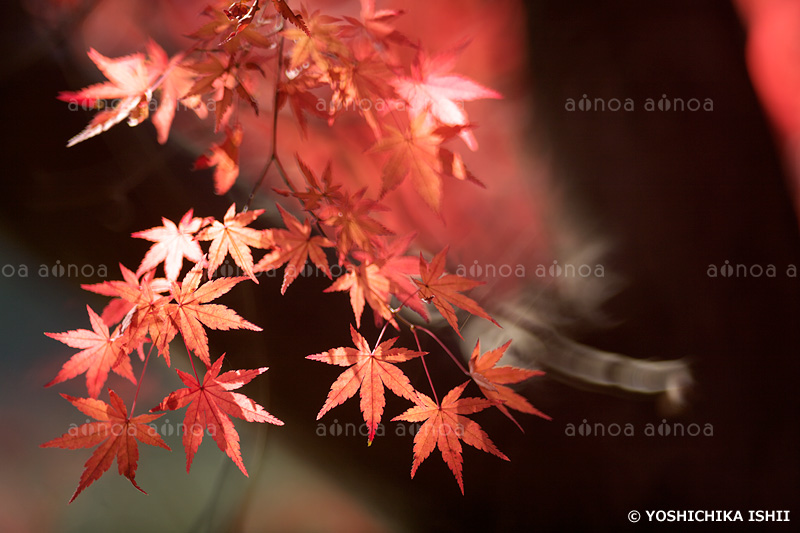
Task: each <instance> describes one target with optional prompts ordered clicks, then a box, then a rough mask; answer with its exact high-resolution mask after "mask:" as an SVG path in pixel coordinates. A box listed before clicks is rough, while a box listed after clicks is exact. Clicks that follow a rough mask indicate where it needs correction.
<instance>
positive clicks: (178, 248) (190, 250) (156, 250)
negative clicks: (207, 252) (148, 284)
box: [131, 209, 206, 281]
mask: <svg viewBox="0 0 800 533" xmlns="http://www.w3.org/2000/svg"><path fill="white" fill-rule="evenodd" d="M193 212H194V211H193V210H192V209H189V210H188V211H187V212H186V214H185V215H183V218H181V220H180V222H179V223H178V225H177V226H176V225H175V223H174V222H172V221H171V220H167V219H166V218H163V217H162V218H161V221H162V222H163V223H164V225H163V226H158V227H155V228H150V229H146V230H143V231H137V232H136V233H133V234H131V237H135V238H137V239H147V240H148V241H152V242H154V243H155V244H154V245H153V246H151V247H150V249H149V250H148V251H147V253H146V254H145V255H144V259H142V264H140V265H139V268H138V270H137V271H136V276H137V277H138V276H141V275H142V273H143V272H147V271H148V270H151V269H153V268H155V267H157V266H158V265H159V264H160V263H161V262H162V261H163V262H164V274H165V275H166V277H167V279H168V280H172V281H174V280H177V279H178V275H179V274H180V273H181V269H182V267H183V258H184V257H185V258H186V259H188V260H190V261H192V262H195V263H196V262H198V261H200V260H201V259H202V258H203V250H201V249H200V245H199V244H198V243H197V241H196V240H195V238H194V234H195V233H197V232H198V231H199V230H200V228H202V227H203V226H204V225H205V223H206V221H205V220H204V219H202V218H197V217H193V216H192V214H193Z"/></svg>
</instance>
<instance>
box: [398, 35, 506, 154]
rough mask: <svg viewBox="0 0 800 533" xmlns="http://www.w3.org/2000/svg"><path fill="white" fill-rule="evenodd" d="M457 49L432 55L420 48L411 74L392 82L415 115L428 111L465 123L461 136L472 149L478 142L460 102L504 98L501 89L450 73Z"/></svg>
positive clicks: (443, 119)
mask: <svg viewBox="0 0 800 533" xmlns="http://www.w3.org/2000/svg"><path fill="white" fill-rule="evenodd" d="M458 51H459V50H458V49H456V50H453V51H448V52H444V53H441V54H438V55H434V56H429V55H427V54H425V53H424V52H423V51H422V50H420V52H419V55H418V56H417V58H416V60H415V62H414V64H413V65H412V66H411V76H408V77H406V76H401V77H398V78H396V79H395V80H394V81H393V82H392V85H393V86H394V88H395V90H396V91H397V94H398V95H400V97H401V98H402V99H403V100H405V101H406V102H407V103H408V105H409V113H410V115H411V116H412V117H417V116H420V115H422V114H429V115H430V116H429V117H428V120H431V119H436V120H438V121H439V122H441V123H442V124H447V125H449V126H462V127H463V128H464V129H463V130H461V132H460V133H459V136H460V137H461V138H462V139H463V140H464V142H465V143H466V144H467V146H468V147H469V148H470V150H476V149H477V148H478V142H477V141H476V140H475V136H474V135H473V134H472V131H471V130H470V129H469V119H468V118H467V113H466V112H465V111H464V108H463V106H462V105H459V104H460V102H463V101H469V100H478V99H481V98H502V96H501V95H500V93H498V92H496V91H493V90H492V89H489V88H487V87H484V86H483V85H481V84H479V83H476V82H474V81H472V80H470V79H469V78H467V77H465V76H461V75H460V74H447V73H448V72H450V71H451V70H452V69H453V67H454V66H455V63H456V56H457V54H458Z"/></svg>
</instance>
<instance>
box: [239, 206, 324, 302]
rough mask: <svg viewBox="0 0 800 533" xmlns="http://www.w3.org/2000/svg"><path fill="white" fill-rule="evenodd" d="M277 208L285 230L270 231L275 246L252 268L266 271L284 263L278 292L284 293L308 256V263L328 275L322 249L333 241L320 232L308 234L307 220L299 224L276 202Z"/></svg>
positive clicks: (309, 224)
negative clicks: (309, 261) (284, 269)
mask: <svg viewBox="0 0 800 533" xmlns="http://www.w3.org/2000/svg"><path fill="white" fill-rule="evenodd" d="M278 210H279V211H280V212H281V217H283V223H284V224H285V225H286V227H287V228H288V229H285V230H284V229H275V230H272V238H273V241H274V243H275V246H276V248H277V249H276V250H275V251H273V252H270V253H269V254H267V255H265V256H264V257H263V258H262V259H261V261H259V262H258V264H257V265H256V266H255V271H256V272H268V271H270V270H273V269H276V268H279V267H280V266H281V265H283V264H284V263H286V271H285V272H284V274H283V284H282V285H281V294H284V293H286V289H287V288H288V287H289V285H291V284H292V282H293V281H294V280H295V279H297V276H299V275H300V272H302V270H303V267H304V266H305V264H306V261H307V260H308V259H311V262H312V263H314V265H316V266H317V268H319V269H320V270H322V271H323V272H324V273H325V274H326V275H327V276H328V277H329V278H330V277H331V270H330V268H329V267H328V260H327V258H326V257H325V252H324V251H323V250H322V248H326V247H332V246H333V243H332V242H331V241H329V240H328V239H327V238H326V237H323V236H321V235H314V236H312V235H311V223H310V222H309V221H308V219H306V220H305V221H304V222H303V223H302V224H300V221H299V220H297V219H296V218H295V217H294V216H292V214H291V213H289V212H287V211H285V210H284V209H283V208H282V207H281V206H280V205H279V206H278Z"/></svg>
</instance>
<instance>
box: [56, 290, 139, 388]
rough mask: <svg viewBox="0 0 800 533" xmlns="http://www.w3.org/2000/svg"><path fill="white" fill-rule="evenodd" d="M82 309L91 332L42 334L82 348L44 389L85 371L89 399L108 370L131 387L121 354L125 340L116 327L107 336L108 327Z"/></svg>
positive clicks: (129, 372) (128, 363)
mask: <svg viewBox="0 0 800 533" xmlns="http://www.w3.org/2000/svg"><path fill="white" fill-rule="evenodd" d="M86 310H87V311H88V312H89V320H90V321H91V323H92V329H93V330H94V331H89V330H88V329H76V330H72V331H67V332H65V333H45V335H47V336H48V337H50V338H51V339H56V340H57V341H61V342H63V343H64V344H66V345H67V346H70V347H72V348H83V350H81V351H80V352H78V353H76V354H75V355H73V356H72V358H70V360H69V361H67V362H66V363H64V366H62V367H61V370H60V371H59V372H58V374H57V375H56V377H55V378H53V380H52V381H51V382H50V383H48V384H47V385H45V387H50V386H51V385H55V384H57V383H61V382H62V381H66V380H68V379H72V378H74V377H76V376H78V375H80V374H83V373H84V372H85V373H86V389H87V390H88V391H89V396H91V397H92V398H97V397H98V396H99V395H100V389H102V388H103V384H105V382H106V379H107V378H108V372H109V371H110V370H113V371H114V372H116V373H117V374H119V375H120V376H122V377H124V378H126V379H129V380H130V381H131V382H132V383H134V384H135V383H136V378H135V377H133V368H132V367H131V360H130V357H129V356H128V354H127V353H126V351H125V338H124V337H123V336H121V335H120V334H119V328H116V329H115V330H114V333H113V334H109V331H108V326H106V324H105V323H104V322H103V319H102V318H100V317H99V316H98V315H97V313H95V312H94V311H93V310H92V308H91V307H89V306H88V305H87V306H86Z"/></svg>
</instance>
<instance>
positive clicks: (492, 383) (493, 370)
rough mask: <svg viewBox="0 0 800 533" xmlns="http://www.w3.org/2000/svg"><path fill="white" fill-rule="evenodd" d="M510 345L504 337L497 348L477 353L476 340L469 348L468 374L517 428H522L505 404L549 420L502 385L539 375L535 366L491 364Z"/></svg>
mask: <svg viewBox="0 0 800 533" xmlns="http://www.w3.org/2000/svg"><path fill="white" fill-rule="evenodd" d="M510 345H511V341H508V342H507V343H505V344H504V345H503V346H501V347H500V348H496V349H494V350H489V351H488V352H486V353H484V354H483V355H480V352H481V341H480V340H478V342H477V343H476V344H475V349H474V350H473V351H472V356H471V357H470V358H469V373H470V376H472V379H473V380H474V381H475V383H477V384H478V387H480V389H481V392H483V395H484V396H486V398H488V399H489V400H494V401H497V402H500V403H498V404H497V408H498V409H500V411H501V412H502V413H503V414H504V415H506V416H507V417H508V418H510V419H511V420H512V421H513V422H514V423H515V424H516V425H517V427H518V428H520V429H522V426H520V425H519V423H517V421H516V420H515V419H514V417H513V416H512V415H511V413H510V412H509V411H508V408H509V407H510V408H511V409H516V410H517V411H521V412H523V413H528V414H531V415H536V416H540V417H542V418H544V419H545V420H551V418H550V417H549V416H547V415H546V414H544V413H543V412H541V411H539V410H538V409H536V408H535V407H534V406H533V405H531V404H530V402H529V401H528V400H526V399H525V398H523V397H522V396H520V395H519V394H517V393H516V392H514V390H513V389H511V387H507V386H506V385H507V384H510V383H519V382H520V381H525V380H526V379H530V378H532V377H534V376H542V375H544V372H542V371H539V370H525V369H523V368H515V367H513V366H501V367H495V365H496V364H497V362H498V361H499V360H500V358H501V357H503V354H504V353H505V351H506V349H507V348H508V347H509V346H510Z"/></svg>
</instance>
